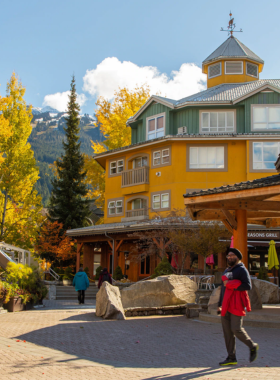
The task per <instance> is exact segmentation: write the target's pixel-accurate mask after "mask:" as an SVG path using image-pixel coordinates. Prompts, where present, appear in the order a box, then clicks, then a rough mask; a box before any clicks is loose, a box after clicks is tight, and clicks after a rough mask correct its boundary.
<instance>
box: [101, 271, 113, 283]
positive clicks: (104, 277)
mask: <svg viewBox="0 0 280 380" xmlns="http://www.w3.org/2000/svg"><path fill="white" fill-rule="evenodd" d="M105 281H107V282H109V283H110V282H111V281H110V275H109V273H105V274H103V276H102V284H103V282H105Z"/></svg>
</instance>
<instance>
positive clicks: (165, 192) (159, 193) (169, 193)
mask: <svg viewBox="0 0 280 380" xmlns="http://www.w3.org/2000/svg"><path fill="white" fill-rule="evenodd" d="M167 194H168V202H169V205H168V207H162V202H165V201H163V200H162V196H163V195H167ZM155 196H159V197H160V199H159V203H160V208H154V207H153V206H154V197H155ZM169 210H171V190H162V191H154V192H152V193H151V212H158V211H169Z"/></svg>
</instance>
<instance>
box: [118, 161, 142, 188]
mask: <svg viewBox="0 0 280 380" xmlns="http://www.w3.org/2000/svg"><path fill="white" fill-rule="evenodd" d="M145 183H149V166H143V167H142V168H136V169H129V170H124V171H123V172H122V187H126V186H133V185H141V184H145Z"/></svg>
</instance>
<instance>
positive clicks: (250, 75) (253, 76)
mask: <svg viewBox="0 0 280 380" xmlns="http://www.w3.org/2000/svg"><path fill="white" fill-rule="evenodd" d="M248 64H250V65H253V66H256V67H257V73H258V74H257V76H255V75H252V74H248V69H247V65H248ZM246 75H248V76H249V77H252V78H257V79H258V77H259V66H258V65H256V64H255V63H251V62H246Z"/></svg>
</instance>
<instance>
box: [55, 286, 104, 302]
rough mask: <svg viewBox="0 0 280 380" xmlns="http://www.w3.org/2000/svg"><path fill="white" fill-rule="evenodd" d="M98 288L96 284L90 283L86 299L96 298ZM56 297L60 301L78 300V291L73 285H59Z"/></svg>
mask: <svg viewBox="0 0 280 380" xmlns="http://www.w3.org/2000/svg"><path fill="white" fill-rule="evenodd" d="M98 290H99V289H98V287H97V286H96V285H90V286H89V287H88V288H87V290H86V292H85V299H86V300H88V299H96V293H97V292H98ZM56 299H57V300H60V301H68V300H78V292H76V290H75V288H74V287H73V286H57V287H56Z"/></svg>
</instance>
